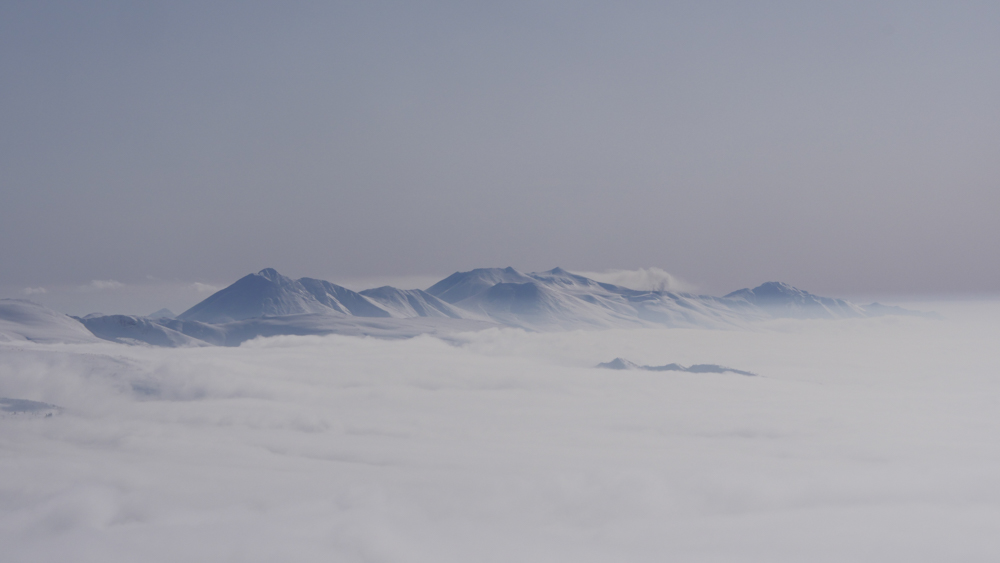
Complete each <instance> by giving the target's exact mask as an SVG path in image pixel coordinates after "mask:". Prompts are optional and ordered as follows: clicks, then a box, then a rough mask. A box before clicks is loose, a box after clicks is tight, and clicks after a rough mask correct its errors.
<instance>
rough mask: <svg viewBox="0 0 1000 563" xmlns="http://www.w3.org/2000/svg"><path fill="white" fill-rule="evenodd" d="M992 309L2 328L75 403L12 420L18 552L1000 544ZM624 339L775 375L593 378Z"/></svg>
mask: <svg viewBox="0 0 1000 563" xmlns="http://www.w3.org/2000/svg"><path fill="white" fill-rule="evenodd" d="M968 314H969V315H972V314H974V315H978V316H979V317H977V318H976V319H974V320H975V322H974V323H968V324H962V322H960V321H959V320H949V321H926V320H924V319H911V318H894V319H889V318H879V319H852V320H846V321H795V320H782V321H776V322H774V323H772V324H770V325H768V329H764V328H762V329H760V330H754V331H738V330H727V331H712V330H680V329H678V330H669V329H662V330H608V331H574V332H561V333H529V332H525V331H519V330H512V329H498V330H489V331H483V332H478V333H467V334H463V335H458V336H457V337H456V338H455V340H456V341H457V343H456V344H447V343H445V342H443V341H441V340H438V339H435V338H432V337H427V336H424V337H418V338H414V339H409V340H392V341H390V340H377V339H373V338H351V337H343V336H330V337H277V338H272V339H263V340H256V341H252V342H250V343H247V344H246V345H244V346H242V347H239V348H207V349H204V348H203V349H157V348H147V347H138V346H137V347H126V346H122V345H117V344H111V343H100V344H93V345H85V344H80V345H74V346H73V347H69V348H68V347H66V346H65V345H60V346H50V347H46V346H44V345H39V344H34V345H31V346H26V345H23V344H20V345H16V346H15V345H13V344H5V343H3V342H0V373H3V374H4V376H3V377H2V378H0V397H14V398H22V399H28V400H35V401H44V402H48V403H54V404H57V405H59V406H62V407H64V409H65V410H64V411H63V414H61V415H57V416H54V417H52V418H37V419H31V418H25V417H21V418H20V419H14V418H13V417H14V415H7V414H5V413H0V417H7V418H5V419H3V420H0V473H2V474H3V476H4V477H3V479H2V480H0V498H2V499H4V502H2V503H0V545H3V549H4V556H5V560H6V559H9V560H11V561H59V560H88V561H90V560H93V561H100V560H121V559H128V560H132V561H151V562H154V563H156V562H166V561H178V560H192V561H206V560H213V561H217V560H240V561H274V560H292V561H306V562H311V561H434V562H436V563H451V562H465V561H480V560H488V561H550V560H567V561H579V562H581V563H594V562H598V561H630V562H639V563H644V562H660V561H664V560H678V561H708V560H713V561H802V560H811V559H816V557H815V554H816V550H817V546H821V547H822V550H823V552H822V554H821V555H822V557H821V559H825V560H830V561H834V560H836V561H851V560H859V559H865V558H866V557H867V556H868V555H870V554H872V553H892V554H894V556H897V558H899V559H901V560H905V561H930V560H937V559H940V554H942V553H951V552H955V551H956V550H958V551H961V552H962V553H963V554H973V556H972V557H969V558H970V559H976V560H983V561H986V560H991V556H992V555H994V554H995V549H996V540H995V538H994V536H995V530H993V528H992V527H991V526H988V525H983V522H989V521H990V518H991V517H992V516H993V515H995V514H997V513H998V512H1000V483H998V482H997V480H996V477H995V476H996V465H997V464H996V460H997V459H1000V443H998V441H997V440H996V430H997V428H998V427H1000V414H998V412H997V409H996V408H995V401H993V400H991V397H995V396H997V395H1000V379H998V378H996V377H995V374H996V373H1000V357H998V356H997V355H996V354H993V353H991V350H992V349H991V348H990V347H989V346H984V345H983V343H990V342H994V341H996V340H997V339H1000V326H998V324H997V323H996V322H995V321H994V319H995V318H997V316H998V315H1000V304H998V303H992V304H989V303H986V304H983V303H977V304H976V307H975V308H973V307H969V309H968ZM962 318H963V317H962V315H960V314H957V313H955V314H949V319H962ZM963 322H964V321H963ZM616 356H624V357H626V358H628V359H630V360H632V361H635V362H637V363H642V364H650V365H662V364H665V363H670V362H678V363H681V364H684V365H689V364H693V363H719V364H723V365H728V366H732V367H735V368H739V369H747V370H750V371H754V372H757V373H759V374H760V377H743V376H736V375H725V374H684V373H669V374H665V373H652V372H616V371H610V370H597V369H593V367H592V366H593V365H594V364H596V363H598V362H602V361H608V360H611V359H612V358H614V357H616ZM8 418H9V420H8ZM720 530H721V531H723V532H724V535H725V541H718V538H719V534H720ZM510 538H517V541H511V540H510ZM484 554H486V555H485V556H484Z"/></svg>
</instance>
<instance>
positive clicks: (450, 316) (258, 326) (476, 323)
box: [0, 268, 921, 371]
mask: <svg viewBox="0 0 1000 563" xmlns="http://www.w3.org/2000/svg"><path fill="white" fill-rule="evenodd" d="M18 307H21V308H24V307H26V305H23V304H22V305H18ZM34 307H40V306H37V305H35V306H34ZM7 309H11V310H12V311H13V310H15V309H17V307H13V308H11V306H8V307H7ZM0 312H2V311H0ZM49 313H51V312H49ZM166 313H169V312H166ZM885 314H895V315H900V314H921V313H917V312H915V311H907V310H905V309H901V308H898V307H892V306H884V305H878V304H872V305H869V306H867V307H859V306H858V305H855V304H853V303H849V302H847V301H844V300H842V299H834V298H829V297H821V296H817V295H813V294H811V293H809V292H807V291H803V290H800V289H797V288H794V287H792V286H790V285H788V284H784V283H780V282H768V283H765V284H763V285H760V286H758V287H755V288H753V289H741V290H739V291H734V292H733V293H730V294H729V295H726V296H725V297H712V296H708V295H694V294H690V293H681V292H672V291H646V290H636V289H630V288H626V287H621V286H617V285H613V284H607V283H601V282H597V281H594V280H592V279H589V278H587V277H584V276H581V275H578V274H574V273H572V272H568V271H566V270H564V269H562V268H554V269H552V270H549V271H546V272H534V273H524V272H520V271H518V270H516V269H514V268H480V269H476V270H471V271H468V272H456V273H454V274H452V275H450V276H448V277H447V278H445V279H443V280H441V281H440V282H438V283H436V284H434V285H433V286H431V287H430V288H428V289H427V290H426V291H422V290H419V289H408V290H402V289H397V288H394V287H389V286H385V287H379V288H374V289H366V290H364V291H361V292H356V291H352V290H350V289H347V288H345V287H341V286H339V285H336V284H333V283H330V282H327V281H324V280H318V279H313V278H301V279H298V280H293V279H291V278H288V277H286V276H283V275H281V274H279V273H278V272H277V271H275V270H274V269H271V268H267V269H264V270H261V271H260V272H258V273H256V274H250V275H247V276H244V277H242V278H240V279H239V280H237V281H236V282H235V283H233V284H232V285H230V286H229V287H226V288H225V289H222V290H220V291H218V292H216V293H214V294H212V295H211V296H209V297H208V298H207V299H205V300H204V301H202V302H201V303H198V304H197V305H195V306H194V307H191V308H190V309H188V310H187V311H185V312H183V313H181V314H180V315H178V316H177V317H176V318H169V317H168V314H162V315H161V316H159V318H149V317H133V316H127V315H102V314H94V315H88V316H86V317H84V318H83V319H79V320H75V319H71V318H69V317H65V316H61V317H60V316H58V315H57V314H55V313H52V314H51V315H48V316H46V314H42V313H40V312H39V311H34V312H33V313H32V315H28V317H31V318H32V319H35V320H34V321H32V322H36V321H37V322H42V321H44V322H43V323H42V324H45V323H48V325H51V326H53V327H55V326H56V325H59V327H57V328H59V329H60V330H61V331H62V332H63V333H66V336H65V338H71V337H72V335H71V334H70V332H72V331H73V330H76V331H79V330H80V329H82V328H84V325H85V327H86V328H87V329H90V333H92V334H93V335H97V336H99V337H101V338H103V339H106V340H114V341H118V342H145V343H147V344H153V345H157V346H198V345H203V344H205V343H207V344H213V345H230V346H231V345H238V344H239V343H240V342H243V341H245V340H248V339H251V338H255V337H257V336H275V335H280V334H287V335H307V334H331V333H337V334H355V335H366V334H367V335H374V336H382V337H406V336H413V335H415V334H421V333H428V332H430V333H445V332H449V331H456V330H480V329H483V328H487V327H500V326H508V327H517V328H523V329H526V330H533V331H545V330H570V329H581V328H582V329H603V328H622V327H664V326H666V327H697V328H724V327H744V326H748V325H750V324H751V323H754V322H756V321H762V320H767V319H771V318H775V317H794V318H850V317H864V316H880V315H885ZM0 316H2V315H0ZM8 316H9V315H8ZM15 316H16V315H15ZM28 317H25V318H28ZM43 317H44V318H43ZM2 320H3V319H0V321H2ZM29 320H30V319H29ZM79 323H83V325H80V324H79ZM8 324H9V323H8ZM48 325H47V326H48ZM18 326H20V328H18V329H17V330H21V332H24V333H25V334H27V332H30V331H27V329H26V328H25V326H21V325H18ZM60 327H61V328H60ZM0 328H2V327H0ZM67 331H68V332H67ZM8 332H9V333H11V334H14V332H11V331H8ZM18 338H23V337H20V336H19V337H18ZM664 369H666V368H664ZM683 369H684V370H687V371H697V369H700V367H699V366H693V367H690V368H683ZM706 369H707V368H706Z"/></svg>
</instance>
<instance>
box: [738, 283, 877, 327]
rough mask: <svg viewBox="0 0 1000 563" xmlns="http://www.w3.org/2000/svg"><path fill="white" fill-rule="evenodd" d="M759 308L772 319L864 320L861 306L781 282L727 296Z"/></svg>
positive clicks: (863, 311) (742, 290)
mask: <svg viewBox="0 0 1000 563" xmlns="http://www.w3.org/2000/svg"><path fill="white" fill-rule="evenodd" d="M726 299H734V300H741V301H745V302H746V303H749V304H751V305H754V306H755V307H758V308H760V309H761V310H763V311H764V312H766V313H767V314H769V315H771V316H772V317H781V318H796V319H839V318H849V317H864V316H866V315H865V310H864V309H862V308H861V307H859V306H857V305H855V304H853V303H849V302H847V301H844V300H843V299H833V298H831V297H820V296H818V295H813V294H812V293H809V292H808V291H804V290H801V289H798V288H795V287H792V286H790V285H788V284H787V283H782V282H767V283H764V284H761V285H759V286H757V287H755V288H753V289H741V290H738V291H734V292H732V293H730V294H728V295H726Z"/></svg>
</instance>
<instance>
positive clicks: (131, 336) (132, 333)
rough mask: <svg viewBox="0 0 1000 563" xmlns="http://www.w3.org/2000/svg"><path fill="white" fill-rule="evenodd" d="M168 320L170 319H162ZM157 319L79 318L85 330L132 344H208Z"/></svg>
mask: <svg viewBox="0 0 1000 563" xmlns="http://www.w3.org/2000/svg"><path fill="white" fill-rule="evenodd" d="M163 320H164V321H170V320H171V319H163ZM158 321H159V319H150V318H147V317H135V316H132V315H105V316H99V317H92V316H87V317H84V318H82V319H80V322H82V323H83V325H84V326H85V327H87V330H89V331H90V332H92V333H93V334H94V335H95V336H97V337H98V338H103V339H104V340H110V341H112V342H121V343H125V344H132V343H134V342H145V343H146V344H152V345H153V346H165V347H168V348H179V347H190V346H208V345H209V343H207V342H204V341H203V340H200V339H197V338H192V337H190V336H188V335H186V334H183V333H181V332H179V331H176V330H174V329H171V328H169V327H167V326H164V325H162V324H160V323H159V322H158Z"/></svg>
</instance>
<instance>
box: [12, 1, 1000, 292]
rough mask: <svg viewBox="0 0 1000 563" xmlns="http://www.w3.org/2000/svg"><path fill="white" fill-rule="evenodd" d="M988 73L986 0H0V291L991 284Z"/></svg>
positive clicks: (999, 79)
mask: <svg viewBox="0 0 1000 563" xmlns="http://www.w3.org/2000/svg"><path fill="white" fill-rule="evenodd" d="M751 4H752V5H751ZM998 69H1000V5H998V4H997V3H995V2H961V3H959V2H940V3H922V2H895V3H894V2H836V3H819V2H809V3H803V2H785V3H782V2H754V3H748V2H689V3H664V2H648V3H622V2H607V3H586V2H539V1H532V2H504V3H485V2H484V3H472V2H453V3H450V2H406V3H399V4H395V3H380V2H316V3H295V2H281V3H257V4H255V3H251V2H232V3H223V2H220V3H215V4H213V5H211V6H206V5H205V4H204V3H201V2H155V3H144V4H143V3H137V2H42V1H39V2H3V3H0V76H2V79H0V240H2V244H0V265H2V266H0V287H2V288H4V289H3V292H4V293H5V295H3V296H11V297H13V296H24V295H25V293H24V288H28V287H35V288H37V287H44V288H48V291H49V292H50V293H49V294H50V295H51V294H53V293H54V292H55V289H53V288H57V287H62V288H69V287H72V288H76V294H77V295H78V296H84V295H94V294H97V293H100V292H103V293H102V295H110V293H108V292H109V291H115V290H116V289H120V288H116V287H114V286H107V287H102V288H98V287H97V286H94V285H93V280H99V281H101V280H103V281H111V280H114V281H116V282H119V283H120V284H123V287H134V286H138V285H143V284H146V285H147V286H149V285H150V284H154V285H155V284H174V285H175V286H177V287H180V286H182V285H183V286H184V287H188V286H190V284H191V283H194V282H202V283H209V284H224V283H228V282H231V281H233V280H235V279H236V278H238V277H239V276H242V275H244V274H246V273H248V272H252V271H257V270H259V269H261V268H263V267H275V268H277V269H278V270H279V271H281V272H283V273H286V274H287V275H290V276H293V277H300V276H312V277H322V278H326V279H331V280H334V281H336V280H338V279H340V280H344V279H375V278H379V277H383V278H384V277H385V276H404V275H405V276H420V275H441V276H443V275H446V274H448V273H450V272H452V271H456V270H466V269H470V268H474V267H481V266H508V265H510V266H514V267H517V268H519V269H523V270H528V271H530V270H541V269H548V268H551V267H553V266H557V265H558V266H562V267H565V268H568V269H575V270H584V271H600V270H604V269H626V270H628V269H635V268H639V267H654V268H662V269H664V270H666V271H668V272H670V273H671V274H673V275H676V276H679V277H680V278H682V279H684V280H688V281H690V282H692V283H694V284H696V285H698V286H699V287H700V288H701V289H702V290H704V291H706V292H709V293H716V294H719V293H725V292H728V291H731V290H733V289H738V288H740V287H746V286H752V285H756V284H758V283H761V282H763V281H767V280H782V281H787V282H789V283H792V284H793V285H797V286H799V287H803V288H805V289H808V290H810V291H813V292H816V293H825V294H841V295H842V294H857V293H883V294H884V293H898V294H917V293H923V294H927V293H956V292H996V291H998V290H1000V261H998V260H997V259H996V252H995V250H994V247H995V244H996V241H998V240H1000V221H998V220H997V217H996V216H997V211H998V210H1000V189H998V188H1000V182H998V178H1000V174H998V173H1000V162H998V156H997V155H1000V104H997V103H996V100H998V99H1000V72H998ZM87 287H90V288H91V289H93V291H90V292H89V293H88V291H85V290H84V288H87ZM44 295H45V294H41V293H36V294H35V295H33V296H29V297H30V298H36V297H38V298H39V299H40V300H43V301H44V299H42V297H44ZM79 298H80V299H84V298H83V297H79ZM191 299H192V300H191V301H190V303H188V304H193V303H194V301H196V300H197V299H195V296H194V294H192V297H191ZM109 306H110V305H109ZM175 306H177V305H175ZM64 308H65V307H64ZM106 312H115V311H110V310H109V311H106ZM139 312H142V311H139ZM147 312H148V311H147Z"/></svg>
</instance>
